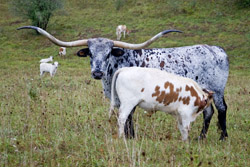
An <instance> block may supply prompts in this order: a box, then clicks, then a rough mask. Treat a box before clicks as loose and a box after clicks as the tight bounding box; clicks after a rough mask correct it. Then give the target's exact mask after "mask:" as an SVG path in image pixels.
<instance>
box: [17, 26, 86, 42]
mask: <svg viewBox="0 0 250 167" xmlns="http://www.w3.org/2000/svg"><path fill="white" fill-rule="evenodd" d="M21 29H34V30H36V31H37V32H39V33H40V34H42V35H44V36H45V37H47V38H48V39H49V40H50V41H51V42H53V43H54V44H56V45H58V46H64V47H75V46H88V44H87V42H88V40H87V39H83V40H77V41H72V42H64V41H60V40H58V39H56V38H55V37H53V36H52V35H51V34H49V33H48V32H47V31H45V30H43V29H41V28H39V27H35V26H24V27H20V28H18V29H17V30H21Z"/></svg>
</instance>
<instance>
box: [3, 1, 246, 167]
mask: <svg viewBox="0 0 250 167" xmlns="http://www.w3.org/2000/svg"><path fill="white" fill-rule="evenodd" d="M118 24H126V25H127V27H128V28H129V29H130V30H132V33H131V34H130V36H129V37H127V38H126V39H124V41H127V42H131V43H139V42H143V41H144V40H146V39H148V38H150V37H151V36H153V35H155V34H157V33H158V32H160V31H162V30H165V29H172V28H174V29H178V30H182V31H184V33H182V34H174V33H173V34H169V35H167V37H164V38H161V39H159V40H157V41H156V42H154V43H153V44H152V45H151V46H150V47H176V46H185V45H193V44H204V43H205V44H209V45H218V46H221V47H223V48H224V49H225V50H226V52H227V54H228V56H229V61H230V76H229V80H228V83H227V87H226V90H225V98H226V102H227V104H228V112H227V127H228V134H229V138H228V139H227V140H226V141H219V140H218V139H219V137H220V133H219V131H218V128H217V125H216V124H217V112H215V114H214V117H213V119H212V121H211V125H210V128H209V131H208V137H207V139H206V140H203V141H198V140H196V138H197V137H198V135H199V133H200V131H201V128H202V121H203V119H202V116H200V117H198V119H197V120H196V121H195V122H194V123H193V124H192V129H191V133H190V143H189V144H187V143H183V142H182V141H181V138H180V137H181V136H180V132H179V130H178V128H177V123H176V120H175V119H174V118H173V117H171V116H170V115H166V114H163V113H161V112H158V113H156V114H155V115H153V116H152V117H148V116H147V115H145V114H144V113H143V111H142V110H140V109H137V110H136V112H135V115H134V121H135V129H136V134H137V135H136V138H135V139H134V140H127V141H126V140H123V139H119V138H117V124H116V119H115V118H113V119H112V120H111V121H108V110H109V100H107V99H105V98H104V97H103V94H102V85H101V82H100V81H97V80H94V79H92V78H91V75H90V65H89V58H83V59H80V58H78V57H77V56H76V55H75V53H76V52H77V51H78V50H79V49H80V48H68V50H67V56H66V58H61V57H58V56H57V54H58V49H59V47H57V46H55V45H53V44H52V43H51V42H49V41H48V40H47V39H45V38H44V37H42V36H39V35H37V34H36V33H35V32H34V31H31V30H29V31H17V30H16V28H18V27H20V26H24V25H30V22H29V21H27V20H23V19H21V18H20V17H17V16H14V15H13V14H12V13H11V12H10V11H9V9H8V1H7V0H1V1H0V77H1V79H0V166H98V167H99V166H114V167H116V166H159V167H161V166H232V167H235V166H239V167H243V166H250V158H249V157H250V150H249V144H250V136H249V129H250V115H249V113H248V112H249V109H250V108H249V106H250V54H249V49H250V10H249V8H248V9H238V8H237V7H236V6H235V5H234V3H233V0H230V1H227V2H225V1H223V0H218V1H206V0H190V1H184V0H180V1H174V0H127V1H125V3H124V5H123V6H122V7H121V8H120V10H119V11H118V10H116V4H115V1H114V0H106V1H98V0H92V1H90V0H71V1H67V0H65V7H64V9H63V10H60V11H57V12H56V13H55V16H54V17H52V18H51V20H50V23H49V26H48V29H47V31H48V32H50V33H51V34H53V35H54V36H56V37H57V38H59V39H62V40H65V41H70V40H76V39H83V38H91V37H106V38H110V39H116V36H115V27H116V26H117V25H118ZM49 56H54V57H55V60H56V61H58V62H59V63H60V66H59V68H58V71H57V74H56V76H55V77H54V78H51V77H50V76H49V75H45V76H44V77H43V78H40V76H39V60H40V59H41V58H47V57H49Z"/></svg>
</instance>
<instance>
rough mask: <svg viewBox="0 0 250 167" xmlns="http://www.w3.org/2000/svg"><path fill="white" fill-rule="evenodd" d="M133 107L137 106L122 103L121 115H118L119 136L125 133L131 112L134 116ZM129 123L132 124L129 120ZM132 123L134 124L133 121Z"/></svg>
mask: <svg viewBox="0 0 250 167" xmlns="http://www.w3.org/2000/svg"><path fill="white" fill-rule="evenodd" d="M133 108H135V107H134V106H132V107H131V106H124V105H121V106H120V108H119V117H118V125H119V137H121V136H122V135H123V134H124V129H125V123H126V121H127V119H128V117H129V115H130V114H131V118H132V114H133V113H132V110H133ZM131 121H132V120H131ZM128 124H131V123H130V122H129V123H128ZM132 125H133V123H132ZM129 129H130V128H129ZM129 129H128V130H129ZM133 133H134V132H133Z"/></svg>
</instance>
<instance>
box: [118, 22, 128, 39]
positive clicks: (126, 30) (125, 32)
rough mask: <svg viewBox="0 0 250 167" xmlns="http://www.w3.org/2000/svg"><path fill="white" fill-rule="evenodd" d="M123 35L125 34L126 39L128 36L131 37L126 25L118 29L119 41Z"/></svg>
mask: <svg viewBox="0 0 250 167" xmlns="http://www.w3.org/2000/svg"><path fill="white" fill-rule="evenodd" d="M122 33H123V36H124V38H125V36H126V34H128V35H129V33H130V30H128V29H127V26H126V25H119V26H117V28H116V36H117V40H120V39H121V37H122Z"/></svg>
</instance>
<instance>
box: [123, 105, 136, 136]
mask: <svg viewBox="0 0 250 167" xmlns="http://www.w3.org/2000/svg"><path fill="white" fill-rule="evenodd" d="M135 108H136V107H134V108H133V109H132V111H131V112H130V114H129V116H128V118H127V120H126V123H125V128H124V132H125V136H126V138H134V137H135V132H134V124H133V114H134V112H135Z"/></svg>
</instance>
